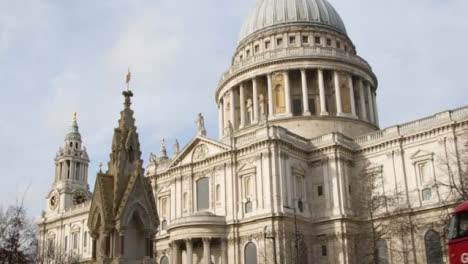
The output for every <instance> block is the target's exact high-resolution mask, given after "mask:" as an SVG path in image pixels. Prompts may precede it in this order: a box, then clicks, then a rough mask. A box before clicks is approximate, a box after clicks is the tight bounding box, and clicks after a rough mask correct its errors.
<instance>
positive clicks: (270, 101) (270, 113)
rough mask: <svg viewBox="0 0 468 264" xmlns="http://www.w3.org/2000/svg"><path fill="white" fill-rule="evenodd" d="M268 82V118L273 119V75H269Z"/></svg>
mask: <svg viewBox="0 0 468 264" xmlns="http://www.w3.org/2000/svg"><path fill="white" fill-rule="evenodd" d="M267 81H268V87H267V89H268V116H269V117H270V118H272V117H273V115H274V113H273V84H272V81H271V73H268V74H267Z"/></svg>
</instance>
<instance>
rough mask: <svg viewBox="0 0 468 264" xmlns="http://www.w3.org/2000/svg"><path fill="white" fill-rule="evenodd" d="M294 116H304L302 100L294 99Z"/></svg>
mask: <svg viewBox="0 0 468 264" xmlns="http://www.w3.org/2000/svg"><path fill="white" fill-rule="evenodd" d="M293 115H294V116H300V115H302V105H301V99H294V100H293Z"/></svg>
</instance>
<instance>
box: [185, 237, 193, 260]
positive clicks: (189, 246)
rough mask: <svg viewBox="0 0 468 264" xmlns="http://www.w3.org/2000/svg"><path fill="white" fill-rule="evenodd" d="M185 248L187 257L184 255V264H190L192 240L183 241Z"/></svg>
mask: <svg viewBox="0 0 468 264" xmlns="http://www.w3.org/2000/svg"><path fill="white" fill-rule="evenodd" d="M185 247H186V248H187V255H186V258H187V259H186V260H185V263H186V264H192V261H193V245H192V239H190V238H189V239H186V240H185Z"/></svg>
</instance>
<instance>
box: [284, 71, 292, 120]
mask: <svg viewBox="0 0 468 264" xmlns="http://www.w3.org/2000/svg"><path fill="white" fill-rule="evenodd" d="M283 76H284V86H285V87H284V88H285V89H284V93H285V96H284V97H285V100H286V102H285V103H286V115H288V116H290V115H292V113H291V86H290V83H289V72H288V71H285V72H284V73H283Z"/></svg>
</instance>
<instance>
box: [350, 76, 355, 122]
mask: <svg viewBox="0 0 468 264" xmlns="http://www.w3.org/2000/svg"><path fill="white" fill-rule="evenodd" d="M349 97H350V101H351V102H350V103H351V114H352V115H353V116H354V117H357V115H356V100H355V98H354V85H353V75H352V74H350V75H349Z"/></svg>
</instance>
